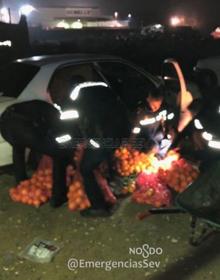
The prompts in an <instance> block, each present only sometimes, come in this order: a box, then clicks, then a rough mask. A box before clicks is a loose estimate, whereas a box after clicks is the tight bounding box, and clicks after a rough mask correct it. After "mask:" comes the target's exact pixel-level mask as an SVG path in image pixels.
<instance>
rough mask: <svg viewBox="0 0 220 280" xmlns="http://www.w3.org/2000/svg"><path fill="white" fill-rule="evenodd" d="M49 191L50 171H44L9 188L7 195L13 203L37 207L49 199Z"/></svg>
mask: <svg viewBox="0 0 220 280" xmlns="http://www.w3.org/2000/svg"><path fill="white" fill-rule="evenodd" d="M51 189H52V171H51V169H45V170H38V171H36V172H35V173H34V174H33V176H32V177H31V179H29V180H25V181H22V182H21V183H20V184H19V185H18V186H16V187H15V188H11V189H10V190H9V195H10V197H11V199H12V200H13V201H16V202H21V203H24V204H28V205H33V206H35V207H39V206H40V205H41V204H44V203H45V202H47V201H48V200H49V199H50V197H51Z"/></svg>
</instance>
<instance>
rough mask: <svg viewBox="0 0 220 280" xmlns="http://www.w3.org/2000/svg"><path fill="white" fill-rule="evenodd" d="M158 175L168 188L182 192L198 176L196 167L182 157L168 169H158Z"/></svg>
mask: <svg viewBox="0 0 220 280" xmlns="http://www.w3.org/2000/svg"><path fill="white" fill-rule="evenodd" d="M158 174H159V177H160V178H161V180H162V181H163V182H164V183H166V184H167V185H168V186H169V187H170V188H172V189H173V190H175V191H176V192H183V191H184V190H185V189H186V188H187V187H188V186H189V185H190V184H191V183H193V182H194V181H195V180H196V179H197V177H198V176H199V171H198V169H197V168H196V167H194V166H193V165H191V164H190V163H188V162H187V161H186V160H184V159H180V160H178V161H176V162H174V163H173V164H172V167H171V168H170V169H168V170H166V171H165V170H162V169H160V170H159V173H158Z"/></svg>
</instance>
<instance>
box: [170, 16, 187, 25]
mask: <svg viewBox="0 0 220 280" xmlns="http://www.w3.org/2000/svg"><path fill="white" fill-rule="evenodd" d="M184 21H185V20H184V18H183V17H179V16H174V17H171V18H170V24H171V25H172V26H178V25H182V24H184Z"/></svg>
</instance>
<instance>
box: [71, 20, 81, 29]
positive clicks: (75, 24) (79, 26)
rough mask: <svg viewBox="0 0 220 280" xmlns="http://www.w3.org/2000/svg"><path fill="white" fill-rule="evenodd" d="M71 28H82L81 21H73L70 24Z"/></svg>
mask: <svg viewBox="0 0 220 280" xmlns="http://www.w3.org/2000/svg"><path fill="white" fill-rule="evenodd" d="M71 28H73V29H82V28H83V24H82V22H80V20H78V21H74V22H73V23H72V24H71Z"/></svg>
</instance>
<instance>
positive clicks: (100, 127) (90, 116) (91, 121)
mask: <svg viewBox="0 0 220 280" xmlns="http://www.w3.org/2000/svg"><path fill="white" fill-rule="evenodd" d="M76 103H77V109H78V111H79V114H80V119H79V126H80V131H81V132H82V135H83V137H84V139H86V142H87V147H86V149H85V153H84V156H83V159H82V162H81V174H82V176H83V179H84V185H85V191H86V193H87V196H88V198H89V200H90V202H91V206H92V209H106V207H107V205H106V202H105V199H104V196H103V193H102V191H101V189H100V187H99V185H98V183H97V182H96V179H95V176H94V173H93V171H94V170H95V169H96V168H97V167H98V166H99V164H100V163H101V162H102V161H104V160H107V161H108V162H110V165H111V158H112V155H113V153H114V150H115V149H116V148H117V147H119V146H120V145H121V144H122V142H123V141H126V142H128V137H129V131H130V124H129V120H128V117H127V113H126V108H125V107H124V105H123V104H122V103H121V101H120V100H118V99H117V97H116V96H115V95H114V93H113V92H112V91H111V90H110V89H109V88H104V87H93V88H89V89H84V90H82V91H81V93H80V96H79V98H78V100H77V102H76Z"/></svg>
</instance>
